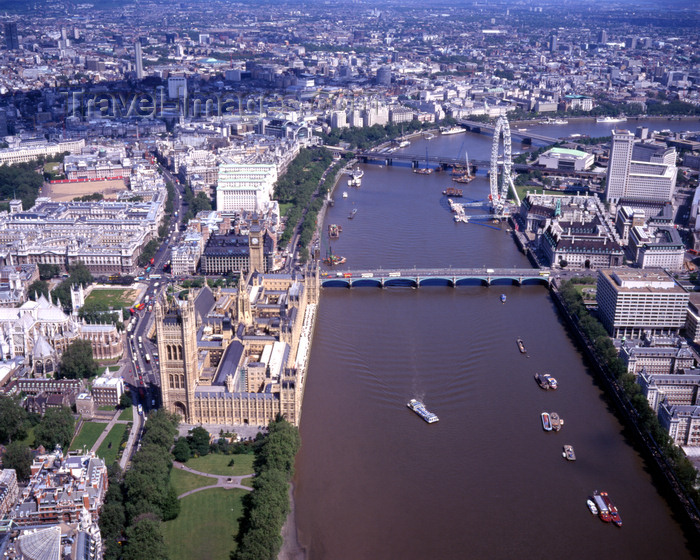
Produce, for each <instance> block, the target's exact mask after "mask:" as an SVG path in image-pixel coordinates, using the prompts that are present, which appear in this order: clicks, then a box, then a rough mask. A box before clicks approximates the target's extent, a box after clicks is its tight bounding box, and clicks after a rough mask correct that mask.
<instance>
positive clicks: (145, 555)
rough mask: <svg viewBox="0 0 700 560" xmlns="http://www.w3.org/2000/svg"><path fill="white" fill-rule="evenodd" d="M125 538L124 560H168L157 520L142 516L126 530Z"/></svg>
mask: <svg viewBox="0 0 700 560" xmlns="http://www.w3.org/2000/svg"><path fill="white" fill-rule="evenodd" d="M126 538H127V543H126V546H124V560H168V551H167V549H166V548H165V542H164V541H163V535H162V534H161V532H160V521H159V520H158V519H156V518H154V517H152V516H144V518H143V519H140V520H139V521H138V522H137V523H134V524H133V525H132V526H131V527H129V528H128V529H127V530H126Z"/></svg>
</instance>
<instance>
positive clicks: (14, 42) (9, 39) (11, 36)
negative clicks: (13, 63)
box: [5, 21, 19, 51]
mask: <svg viewBox="0 0 700 560" xmlns="http://www.w3.org/2000/svg"><path fill="white" fill-rule="evenodd" d="M5 46H7V50H9V51H16V50H19V35H18V34H17V24H16V23H15V22H14V21H8V22H7V23H5Z"/></svg>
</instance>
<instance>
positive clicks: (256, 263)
mask: <svg viewBox="0 0 700 560" xmlns="http://www.w3.org/2000/svg"><path fill="white" fill-rule="evenodd" d="M248 249H249V251H250V270H249V272H255V271H258V272H260V273H262V274H264V273H265V272H266V270H265V254H264V252H265V251H264V236H263V229H262V228H261V227H260V223H259V222H258V219H257V218H253V222H252V224H251V226H250V234H249V235H248Z"/></svg>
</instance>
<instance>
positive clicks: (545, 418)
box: [542, 412, 552, 432]
mask: <svg viewBox="0 0 700 560" xmlns="http://www.w3.org/2000/svg"><path fill="white" fill-rule="evenodd" d="M542 427H543V428H544V430H545V432H551V431H552V422H551V420H550V419H549V413H548V412H543V413H542Z"/></svg>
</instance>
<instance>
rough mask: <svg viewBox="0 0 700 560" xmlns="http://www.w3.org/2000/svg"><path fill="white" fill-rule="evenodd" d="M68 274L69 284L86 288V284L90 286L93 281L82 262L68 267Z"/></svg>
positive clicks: (88, 270)
mask: <svg viewBox="0 0 700 560" xmlns="http://www.w3.org/2000/svg"><path fill="white" fill-rule="evenodd" d="M68 274H69V278H68V279H69V280H70V281H71V284H82V285H83V286H87V285H88V284H92V282H93V281H94V278H93V277H92V273H91V272H90V269H89V268H88V267H87V266H85V265H84V264H83V263H82V262H77V263H75V264H74V265H72V266H70V267H68Z"/></svg>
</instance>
